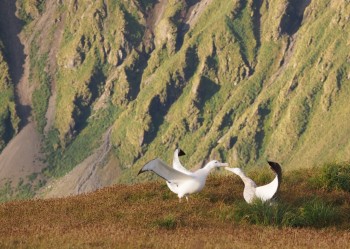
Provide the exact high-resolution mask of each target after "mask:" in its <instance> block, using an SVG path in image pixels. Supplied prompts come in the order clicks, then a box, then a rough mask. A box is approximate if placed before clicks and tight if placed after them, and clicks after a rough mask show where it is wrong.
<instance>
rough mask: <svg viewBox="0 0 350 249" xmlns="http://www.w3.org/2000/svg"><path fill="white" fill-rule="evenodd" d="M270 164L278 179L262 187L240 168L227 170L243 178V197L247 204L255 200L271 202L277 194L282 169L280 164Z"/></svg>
mask: <svg viewBox="0 0 350 249" xmlns="http://www.w3.org/2000/svg"><path fill="white" fill-rule="evenodd" d="M268 163H269V165H270V167H271V169H272V170H273V171H274V172H275V174H276V177H275V178H274V179H273V180H272V182H270V183H268V184H266V185H263V186H260V187H258V186H257V185H256V183H255V182H254V181H253V180H252V179H250V178H249V177H247V176H246V175H245V174H244V172H243V171H242V170H241V169H240V168H228V167H226V168H225V169H226V170H228V171H231V172H233V173H235V174H236V175H238V176H239V177H241V179H242V181H243V183H244V190H243V197H244V199H245V200H246V202H247V203H252V202H253V201H254V199H255V198H258V199H261V200H262V201H264V202H265V201H268V200H270V199H271V198H272V197H273V196H274V195H275V194H276V192H277V190H278V188H279V186H280V184H281V180H282V169H281V166H280V165H279V164H278V163H275V162H271V161H268Z"/></svg>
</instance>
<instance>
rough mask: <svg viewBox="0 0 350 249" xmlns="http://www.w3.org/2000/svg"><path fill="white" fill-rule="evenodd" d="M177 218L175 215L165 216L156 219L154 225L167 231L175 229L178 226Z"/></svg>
mask: <svg viewBox="0 0 350 249" xmlns="http://www.w3.org/2000/svg"><path fill="white" fill-rule="evenodd" d="M177 223H178V222H177V220H176V217H175V216H174V215H173V214H168V215H165V216H163V217H161V218H158V219H156V220H155V221H154V222H153V223H152V224H153V226H155V227H158V228H164V229H167V230H171V229H175V228H176V226H177Z"/></svg>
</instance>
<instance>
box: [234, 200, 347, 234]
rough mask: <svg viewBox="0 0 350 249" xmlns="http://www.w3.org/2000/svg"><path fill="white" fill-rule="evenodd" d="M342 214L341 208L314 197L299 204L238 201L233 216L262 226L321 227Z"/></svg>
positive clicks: (335, 222)
mask: <svg viewBox="0 0 350 249" xmlns="http://www.w3.org/2000/svg"><path fill="white" fill-rule="evenodd" d="M342 215H343V213H342V212H341V210H340V209H339V208H337V207H336V206H334V205H333V204H331V203H328V202H325V201H324V200H321V199H319V198H314V199H305V200H304V202H302V203H301V204H300V206H295V205H293V206H292V205H289V204H288V203H283V202H282V201H279V202H262V201H261V200H256V201H255V202H254V203H252V204H247V203H245V202H240V203H238V204H237V205H236V208H235V213H234V218H235V221H236V222H239V223H249V224H256V225H264V226H278V227H315V228H323V227H328V226H332V225H336V224H337V222H338V221H339V220H340V218H341V216H342Z"/></svg>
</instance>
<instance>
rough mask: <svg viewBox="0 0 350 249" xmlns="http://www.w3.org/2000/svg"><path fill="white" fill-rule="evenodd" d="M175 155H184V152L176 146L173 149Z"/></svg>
mask: <svg viewBox="0 0 350 249" xmlns="http://www.w3.org/2000/svg"><path fill="white" fill-rule="evenodd" d="M175 155H178V156H185V155H186V154H185V152H184V151H183V150H182V149H180V148H177V149H176V150H175Z"/></svg>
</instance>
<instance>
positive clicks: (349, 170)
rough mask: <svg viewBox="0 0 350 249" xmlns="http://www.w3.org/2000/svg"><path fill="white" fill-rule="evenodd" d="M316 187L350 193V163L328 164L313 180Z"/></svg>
mask: <svg viewBox="0 0 350 249" xmlns="http://www.w3.org/2000/svg"><path fill="white" fill-rule="evenodd" d="M312 181H313V182H314V183H315V185H316V186H319V187H322V188H324V189H327V190H335V189H336V190H344V191H347V192H350V162H342V163H327V164H325V165H323V166H322V168H321V170H320V171H319V173H318V174H317V175H315V176H314V177H313V178H312Z"/></svg>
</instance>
